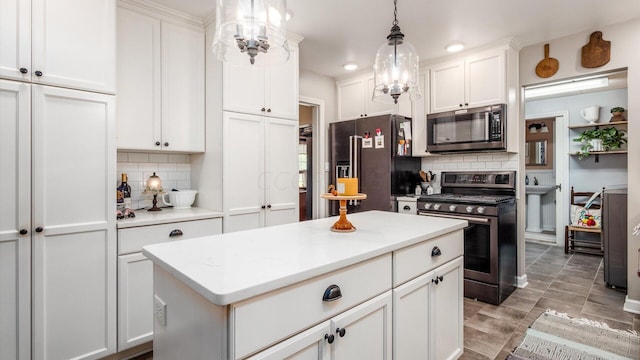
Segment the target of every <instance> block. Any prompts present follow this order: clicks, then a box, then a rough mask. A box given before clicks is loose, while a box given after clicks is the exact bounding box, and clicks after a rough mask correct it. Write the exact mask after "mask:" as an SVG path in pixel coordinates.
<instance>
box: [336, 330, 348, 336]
mask: <svg viewBox="0 0 640 360" xmlns="http://www.w3.org/2000/svg"><path fill="white" fill-rule="evenodd" d="M346 333H347V330H345V329H344V328H337V329H336V334H338V335H340V337H344V334H346Z"/></svg>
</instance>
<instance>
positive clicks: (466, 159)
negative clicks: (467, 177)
mask: <svg viewBox="0 0 640 360" xmlns="http://www.w3.org/2000/svg"><path fill="white" fill-rule="evenodd" d="M462 161H464V162H476V161H478V155H465V156H463V160H462Z"/></svg>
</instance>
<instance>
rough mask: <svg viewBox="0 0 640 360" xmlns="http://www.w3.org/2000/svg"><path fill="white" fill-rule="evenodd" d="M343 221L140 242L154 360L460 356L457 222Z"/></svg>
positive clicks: (388, 216)
mask: <svg viewBox="0 0 640 360" xmlns="http://www.w3.org/2000/svg"><path fill="white" fill-rule="evenodd" d="M349 217H350V220H351V221H352V223H353V224H354V225H355V226H356V227H357V231H355V232H352V233H336V232H332V231H330V230H329V227H330V226H331V225H332V224H333V223H334V222H335V218H326V219H319V220H314V221H306V222H301V223H295V224H288V225H281V226H274V227H267V228H261V229H254V230H248V231H241V232H234V233H228V234H222V235H216V236H208V237H202V238H196V239H190V240H184V241H177V242H171V243H164V244H157V245H150V246H146V247H144V249H143V253H144V254H145V255H146V256H147V257H148V258H149V259H151V260H152V261H153V263H154V296H155V298H154V301H155V323H154V359H160V360H169V359H170V360H175V359H189V360H197V359H245V358H251V359H285V358H287V359H289V358H290V359H324V360H326V359H336V360H337V359H389V360H390V359H391V358H392V357H393V358H394V359H418V358H419V359H438V360H440V359H447V358H458V357H459V356H460V355H461V354H462V350H463V343H462V341H463V340H462V339H463V336H462V332H463V312H462V304H463V266H462V254H463V230H462V229H463V228H464V227H465V226H466V225H467V223H466V221H460V220H453V219H444V218H435V217H428V216H418V215H408V214H398V213H390V212H381V211H371V212H366V213H358V214H352V215H349Z"/></svg>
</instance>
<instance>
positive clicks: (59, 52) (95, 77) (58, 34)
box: [0, 0, 116, 93]
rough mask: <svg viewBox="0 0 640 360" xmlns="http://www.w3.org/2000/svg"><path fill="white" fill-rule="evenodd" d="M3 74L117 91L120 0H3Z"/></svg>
mask: <svg viewBox="0 0 640 360" xmlns="http://www.w3.org/2000/svg"><path fill="white" fill-rule="evenodd" d="M0 8H2V21H1V22H0V26H1V29H0V44H2V47H1V51H0V77H3V78H7V79H13V80H19V81H32V82H34V83H39V84H46V85H55V86H62V87H69V88H74V89H80V90H90V91H97V92H103V93H114V92H115V16H116V5H115V0H0Z"/></svg>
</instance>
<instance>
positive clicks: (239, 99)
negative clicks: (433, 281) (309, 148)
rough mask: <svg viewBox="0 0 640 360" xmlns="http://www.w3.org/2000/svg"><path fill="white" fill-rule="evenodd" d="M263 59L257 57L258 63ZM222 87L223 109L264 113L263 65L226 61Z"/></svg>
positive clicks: (223, 69) (246, 112)
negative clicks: (246, 64)
mask: <svg viewBox="0 0 640 360" xmlns="http://www.w3.org/2000/svg"><path fill="white" fill-rule="evenodd" d="M247 57H248V56H247ZM247 61H249V60H247ZM262 61H263V58H262V57H260V56H257V57H256V65H259V64H260V63H261V62H262ZM261 66H263V65H261ZM222 88H223V89H224V91H223V92H222V108H223V110H225V111H234V112H239V113H244V114H254V115H264V113H265V111H266V109H265V103H264V88H265V76H264V68H263V67H260V66H237V65H234V64H229V63H226V62H225V63H223V64H222ZM296 96H297V94H296ZM296 105H297V104H296Z"/></svg>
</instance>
